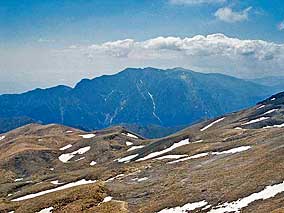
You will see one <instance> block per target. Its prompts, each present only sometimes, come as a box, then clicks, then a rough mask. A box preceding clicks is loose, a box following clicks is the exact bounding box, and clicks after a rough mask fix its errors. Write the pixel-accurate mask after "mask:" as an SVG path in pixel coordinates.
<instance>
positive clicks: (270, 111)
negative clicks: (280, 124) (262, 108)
mask: <svg viewBox="0 0 284 213" xmlns="http://www.w3.org/2000/svg"><path fill="white" fill-rule="evenodd" d="M277 110H278V109H271V110H268V111H267V112H265V113H264V114H263V115H267V114H270V113H272V112H276V111H277Z"/></svg>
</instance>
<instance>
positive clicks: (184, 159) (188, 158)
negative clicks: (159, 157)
mask: <svg viewBox="0 0 284 213" xmlns="http://www.w3.org/2000/svg"><path fill="white" fill-rule="evenodd" d="M207 155H209V152H204V153H200V154H196V155H192V156H189V157H186V158H182V159H179V160H175V161H171V162H168V164H173V163H178V162H182V161H186V160H191V159H197V158H202V157H205V156H207Z"/></svg>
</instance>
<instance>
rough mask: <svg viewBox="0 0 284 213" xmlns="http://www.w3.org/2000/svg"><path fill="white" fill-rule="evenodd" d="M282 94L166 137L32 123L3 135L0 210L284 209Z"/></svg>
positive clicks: (162, 211) (165, 212) (165, 211)
mask: <svg viewBox="0 0 284 213" xmlns="http://www.w3.org/2000/svg"><path fill="white" fill-rule="evenodd" d="M283 127H284V93H279V94H277V95H275V96H272V97H270V98H268V99H266V100H264V101H262V102H260V103H259V104H257V105H256V106H255V107H252V108H249V109H246V110H242V111H239V112H235V113H231V114H227V115H223V116H221V117H217V118H215V119H212V120H208V121H204V122H201V123H198V124H195V125H193V126H190V127H188V128H186V129H184V130H182V131H180V132H177V133H175V134H173V135H170V136H168V137H165V138H160V139H152V140H149V139H145V138H142V137H141V136H139V135H135V134H134V133H132V132H129V131H128V130H126V129H124V128H121V127H113V128H109V129H105V130H101V131H95V132H89V133H87V132H83V131H81V130H78V129H73V128H69V127H65V126H58V125H38V124H32V125H28V126H24V127H21V128H18V129H15V130H13V131H10V132H8V133H5V134H2V135H1V136H0V139H1V140H0V162H1V163H0V173H1V180H0V181H1V183H0V212H10V211H15V212H16V213H17V212H40V211H42V212H44V211H45V212H141V213H142V212H143V213H144V212H160V213H169V212H210V213H214V212H217V213H222V212H223V213H225V212H239V211H241V212H259V213H261V212H263V213H267V212H274V213H276V212H283V210H284V173H283V169H284V149H283V148H284V145H283V141H284V134H283V133H284V128H283Z"/></svg>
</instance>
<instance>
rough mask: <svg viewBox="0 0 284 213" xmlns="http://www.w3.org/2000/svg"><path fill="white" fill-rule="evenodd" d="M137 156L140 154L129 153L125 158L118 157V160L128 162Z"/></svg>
mask: <svg viewBox="0 0 284 213" xmlns="http://www.w3.org/2000/svg"><path fill="white" fill-rule="evenodd" d="M137 156H138V154H135V155H129V156H126V157H124V158H119V159H117V161H118V162H119V163H128V162H129V161H130V160H132V159H133V158H136V157H137Z"/></svg>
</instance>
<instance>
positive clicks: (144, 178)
mask: <svg viewBox="0 0 284 213" xmlns="http://www.w3.org/2000/svg"><path fill="white" fill-rule="evenodd" d="M148 179H149V178H147V177H143V178H133V179H132V180H133V181H137V182H142V181H145V180H148Z"/></svg>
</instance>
